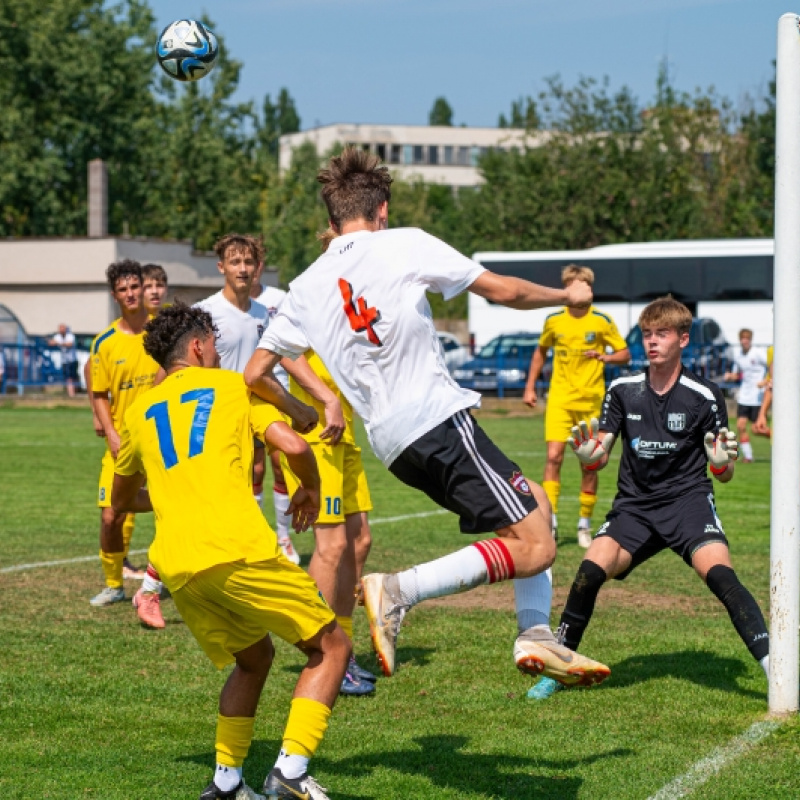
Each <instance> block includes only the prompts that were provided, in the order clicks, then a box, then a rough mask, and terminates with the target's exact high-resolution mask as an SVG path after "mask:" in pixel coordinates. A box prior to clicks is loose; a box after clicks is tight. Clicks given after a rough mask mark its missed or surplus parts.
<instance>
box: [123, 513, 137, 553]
mask: <svg viewBox="0 0 800 800" xmlns="http://www.w3.org/2000/svg"><path fill="white" fill-rule="evenodd" d="M135 520H136V515H135V514H126V515H125V522H123V523H122V553H123V555H124V556H125V557H127V555H128V551H129V550H130V549H131V539H132V538H133V527H134V525H135V524H136V522H135Z"/></svg>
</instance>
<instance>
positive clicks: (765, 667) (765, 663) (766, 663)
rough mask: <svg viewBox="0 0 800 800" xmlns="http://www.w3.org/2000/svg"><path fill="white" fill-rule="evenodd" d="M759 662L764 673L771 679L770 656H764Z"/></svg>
mask: <svg viewBox="0 0 800 800" xmlns="http://www.w3.org/2000/svg"><path fill="white" fill-rule="evenodd" d="M758 663H759V664H761V669H763V670H764V674H765V675H766V676H767V680H769V656H764V658H762V659H761V661H759V662H758Z"/></svg>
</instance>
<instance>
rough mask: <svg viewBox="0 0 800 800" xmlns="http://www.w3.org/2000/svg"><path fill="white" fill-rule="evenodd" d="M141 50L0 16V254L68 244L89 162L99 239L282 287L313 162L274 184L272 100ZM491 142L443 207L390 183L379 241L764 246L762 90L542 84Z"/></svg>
mask: <svg viewBox="0 0 800 800" xmlns="http://www.w3.org/2000/svg"><path fill="white" fill-rule="evenodd" d="M206 21H207V22H208V23H209V25H210V26H211V27H212V28H213V27H214V24H213V20H206ZM156 35H157V31H156V30H155V27H154V18H153V15H152V12H151V11H150V9H149V7H148V6H147V3H146V2H145V0H119V1H118V2H117V3H116V4H114V5H108V4H107V3H104V2H102V0H49V2H47V3H41V2H39V0H4V2H3V3H2V4H0V76H2V78H1V79H0V108H2V109H3V113H2V114H0V236H65V235H83V234H84V233H85V230H86V192H87V181H86V164H87V162H88V161H89V160H91V159H93V158H103V159H104V160H105V161H106V162H107V164H108V166H109V186H110V220H109V224H110V231H111V233H112V234H116V235H120V234H130V235H143V236H158V237H174V238H182V239H190V240H191V241H192V242H193V243H194V245H195V246H196V247H197V248H198V249H208V248H210V247H211V245H212V244H213V242H214V241H215V240H216V239H217V238H218V237H219V236H220V235H222V234H223V233H225V232H228V231H231V230H237V231H246V232H250V233H255V234H258V235H261V236H263V237H264V239H265V241H266V244H267V247H268V252H269V263H270V264H272V265H276V266H278V267H279V269H280V272H281V278H282V281H283V282H287V281H288V280H290V279H291V278H292V277H293V276H294V275H296V274H297V273H298V272H299V271H301V270H302V269H303V268H304V267H305V266H306V265H307V264H308V263H310V261H312V260H313V259H314V258H315V256H316V255H317V253H318V246H317V243H316V241H315V234H316V233H317V232H318V231H320V230H322V229H323V228H324V227H325V224H326V215H325V210H324V207H323V206H322V204H321V202H320V200H319V191H318V189H319V187H318V184H317V182H316V172H317V169H318V167H319V164H320V161H321V159H322V158H323V157H324V156H325V155H327V154H317V153H316V152H315V151H314V149H313V148H312V147H311V146H306V147H302V148H300V149H298V150H297V151H296V152H295V154H294V158H293V162H292V165H291V167H290V168H289V169H288V170H287V171H286V172H285V173H283V174H279V171H278V161H277V159H278V139H279V137H280V136H281V135H282V134H283V133H290V132H294V131H297V130H299V129H300V124H301V120H300V117H299V115H298V111H297V108H296V107H295V104H294V101H293V100H292V97H291V95H290V94H289V92H288V90H286V89H282V90H281V91H280V92H279V94H278V96H277V97H276V98H275V99H274V100H273V99H272V98H271V97H270V96H267V97H265V98H264V100H263V102H262V103H261V104H260V107H256V105H255V104H253V103H238V102H235V101H234V100H233V95H234V93H235V90H236V88H237V85H238V80H239V72H240V69H241V64H240V63H239V62H237V61H236V60H234V59H232V58H230V57H229V55H228V53H227V51H226V48H225V42H224V39H222V38H221V37H220V43H221V55H220V59H219V63H218V65H217V67H216V68H215V70H214V71H213V72H212V73H211V75H210V76H209V77H208V78H205V79H203V80H202V81H200V82H198V83H196V84H189V85H180V84H177V83H176V82H175V81H172V80H171V79H169V78H168V77H166V76H165V75H163V74H159V71H158V69H157V67H156V66H155V58H154V54H153V43H154V42H155V38H156ZM430 116H431V120H432V121H435V122H436V123H437V124H452V117H453V110H452V108H451V107H450V105H449V104H448V103H447V101H446V99H445V98H443V97H438V98H437V99H436V100H435V102H434V107H433V109H432V111H431V115H430ZM499 126H500V127H512V128H519V129H524V130H526V131H527V132H528V133H529V134H530V137H529V139H528V141H529V145H528V146H525V147H522V148H520V149H518V150H516V151H511V152H508V151H502V150H495V151H491V152H489V153H487V154H486V156H485V157H484V158H483V159H482V160H481V163H480V169H481V171H482V175H483V178H484V182H483V184H482V185H481V186H479V187H477V188H475V189H471V190H462V191H460V192H459V193H458V194H455V193H453V192H452V191H450V190H449V189H448V188H446V187H442V186H437V185H426V184H423V183H421V182H411V183H409V182H404V181H399V180H398V181H396V182H395V184H394V185H393V199H392V219H391V222H392V224H393V225H415V226H420V227H423V228H425V229H426V230H428V231H429V232H431V233H433V234H435V235H437V236H440V237H441V238H443V239H444V240H446V241H448V242H450V243H451V244H453V245H454V246H456V247H458V248H459V249H461V250H462V251H463V252H465V253H471V252H473V251H476V250H488V249H509V250H519V249H561V248H570V249H573V248H575V249H579V248H583V247H590V246H595V245H600V244H610V243H616V242H626V241H655V240H665V239H678V238H715V237H746V236H769V235H770V234H771V231H772V213H773V212H772V207H773V175H772V173H773V170H774V147H775V107H774V85H773V87H772V92H771V95H770V97H768V98H765V99H762V100H761V101H760V105H758V106H754V107H753V108H752V109H751V110H749V111H748V112H747V113H746V114H741V113H740V114H737V113H735V111H734V109H733V108H732V107H731V105H730V104H729V103H728V102H727V101H726V100H725V99H724V98H720V97H717V96H716V95H714V94H713V93H711V92H699V91H698V92H695V93H694V94H690V93H686V92H680V91H677V90H676V89H675V88H674V87H672V86H671V85H670V84H669V81H668V80H667V73H666V70H662V73H661V75H660V77H659V80H658V83H657V85H656V87H655V88H654V96H653V97H652V98H651V99H649V100H648V101H647V102H646V103H642V102H640V101H639V100H638V99H637V98H635V97H634V96H633V95H632V94H631V92H630V91H629V90H627V89H625V88H623V89H621V90H618V91H612V90H611V89H610V88H609V83H608V80H601V81H598V80H594V79H591V78H584V79H581V80H580V81H578V83H577V84H576V85H575V86H571V87H568V86H565V85H564V84H563V83H562V82H561V81H560V80H559V79H558V78H557V77H555V78H550V79H548V80H547V81H546V88H545V90H544V91H543V92H541V93H540V94H539V95H538V96H537V97H535V98H531V97H520V98H518V99H517V100H514V101H512V103H511V107H510V112H509V113H507V114H501V115H500V117H499ZM542 140H543V143H542ZM463 311H464V308H463V301H462V303H459V302H458V301H456V302H455V303H452V304H449V305H448V306H447V307H440V308H438V309H437V312H438V313H441V314H452V315H458V314H461V313H463Z"/></svg>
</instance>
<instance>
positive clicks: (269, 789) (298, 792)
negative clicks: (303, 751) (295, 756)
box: [259, 767, 330, 800]
mask: <svg viewBox="0 0 800 800" xmlns="http://www.w3.org/2000/svg"><path fill="white" fill-rule="evenodd" d="M261 791H263V792H264V794H265V795H266V796H267V800H270V798H276V797H278V798H280V797H289V798H293V800H297V798H301V800H330V798H329V797H328V795H326V794H325V792H327V791H328V790H327V789H326V788H325V787H324V786H320V785H319V784H318V783H317V782H316V781H315V780H314V779H313V778H312V777H311V776H310V775H309V774H308V773H307V772H306V774H305V775H301V776H300V777H299V778H287V777H285V776H284V774H283V773H282V772H281V771H280V770H279V769H278V768H277V767H274V768H273V769H272V771H271V772H270V773H269V775H267V779H266V780H265V781H264V788H263V789H262V790H261ZM259 797H260V795H259Z"/></svg>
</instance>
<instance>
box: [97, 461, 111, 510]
mask: <svg viewBox="0 0 800 800" xmlns="http://www.w3.org/2000/svg"><path fill="white" fill-rule="evenodd" d="M113 485H114V456H112V455H111V451H110V450H106V452H105V455H104V456H103V461H102V463H101V465H100V486H99V488H98V490H97V507H98V508H109V507H110V506H111V487H112V486H113Z"/></svg>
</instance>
